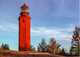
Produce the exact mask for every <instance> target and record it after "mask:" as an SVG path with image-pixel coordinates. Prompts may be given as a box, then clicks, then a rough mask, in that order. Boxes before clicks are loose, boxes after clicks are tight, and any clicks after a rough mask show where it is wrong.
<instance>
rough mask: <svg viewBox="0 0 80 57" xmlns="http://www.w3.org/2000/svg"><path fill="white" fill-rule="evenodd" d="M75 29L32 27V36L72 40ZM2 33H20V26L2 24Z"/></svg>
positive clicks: (0, 27)
mask: <svg viewBox="0 0 80 57" xmlns="http://www.w3.org/2000/svg"><path fill="white" fill-rule="evenodd" d="M73 29H74V27H73V26H70V27H68V28H59V27H53V28H50V27H49V28H48V27H32V28H31V36H39V37H40V36H41V37H48V38H51V37H54V38H56V39H63V40H64V39H68V40H70V39H71V38H72V32H73ZM0 32H18V25H17V24H12V23H7V24H0Z"/></svg>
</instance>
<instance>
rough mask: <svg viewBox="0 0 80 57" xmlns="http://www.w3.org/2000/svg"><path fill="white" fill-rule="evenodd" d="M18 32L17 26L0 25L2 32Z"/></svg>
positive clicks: (9, 24) (10, 24)
mask: <svg viewBox="0 0 80 57" xmlns="http://www.w3.org/2000/svg"><path fill="white" fill-rule="evenodd" d="M16 31H18V26H17V24H12V23H6V24H0V32H16Z"/></svg>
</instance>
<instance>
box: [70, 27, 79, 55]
mask: <svg viewBox="0 0 80 57" xmlns="http://www.w3.org/2000/svg"><path fill="white" fill-rule="evenodd" d="M71 44H72V46H71V50H70V53H71V54H72V55H80V28H79V27H75V30H74V32H73V38H72V42H71Z"/></svg>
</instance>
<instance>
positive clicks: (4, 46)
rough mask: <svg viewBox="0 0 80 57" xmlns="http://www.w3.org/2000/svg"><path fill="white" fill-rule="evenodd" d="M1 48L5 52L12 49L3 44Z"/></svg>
mask: <svg viewBox="0 0 80 57" xmlns="http://www.w3.org/2000/svg"><path fill="white" fill-rule="evenodd" d="M1 48H2V49H3V50H9V49H10V48H9V45H8V44H3V43H2V45H1Z"/></svg>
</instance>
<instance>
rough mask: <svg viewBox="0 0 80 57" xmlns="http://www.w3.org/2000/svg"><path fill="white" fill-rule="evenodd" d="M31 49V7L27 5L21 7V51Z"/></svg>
mask: <svg viewBox="0 0 80 57" xmlns="http://www.w3.org/2000/svg"><path fill="white" fill-rule="evenodd" d="M29 49H30V15H29V7H28V5H26V4H25V3H24V4H23V5H22V6H21V12H20V16H19V51H27V50H29Z"/></svg>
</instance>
